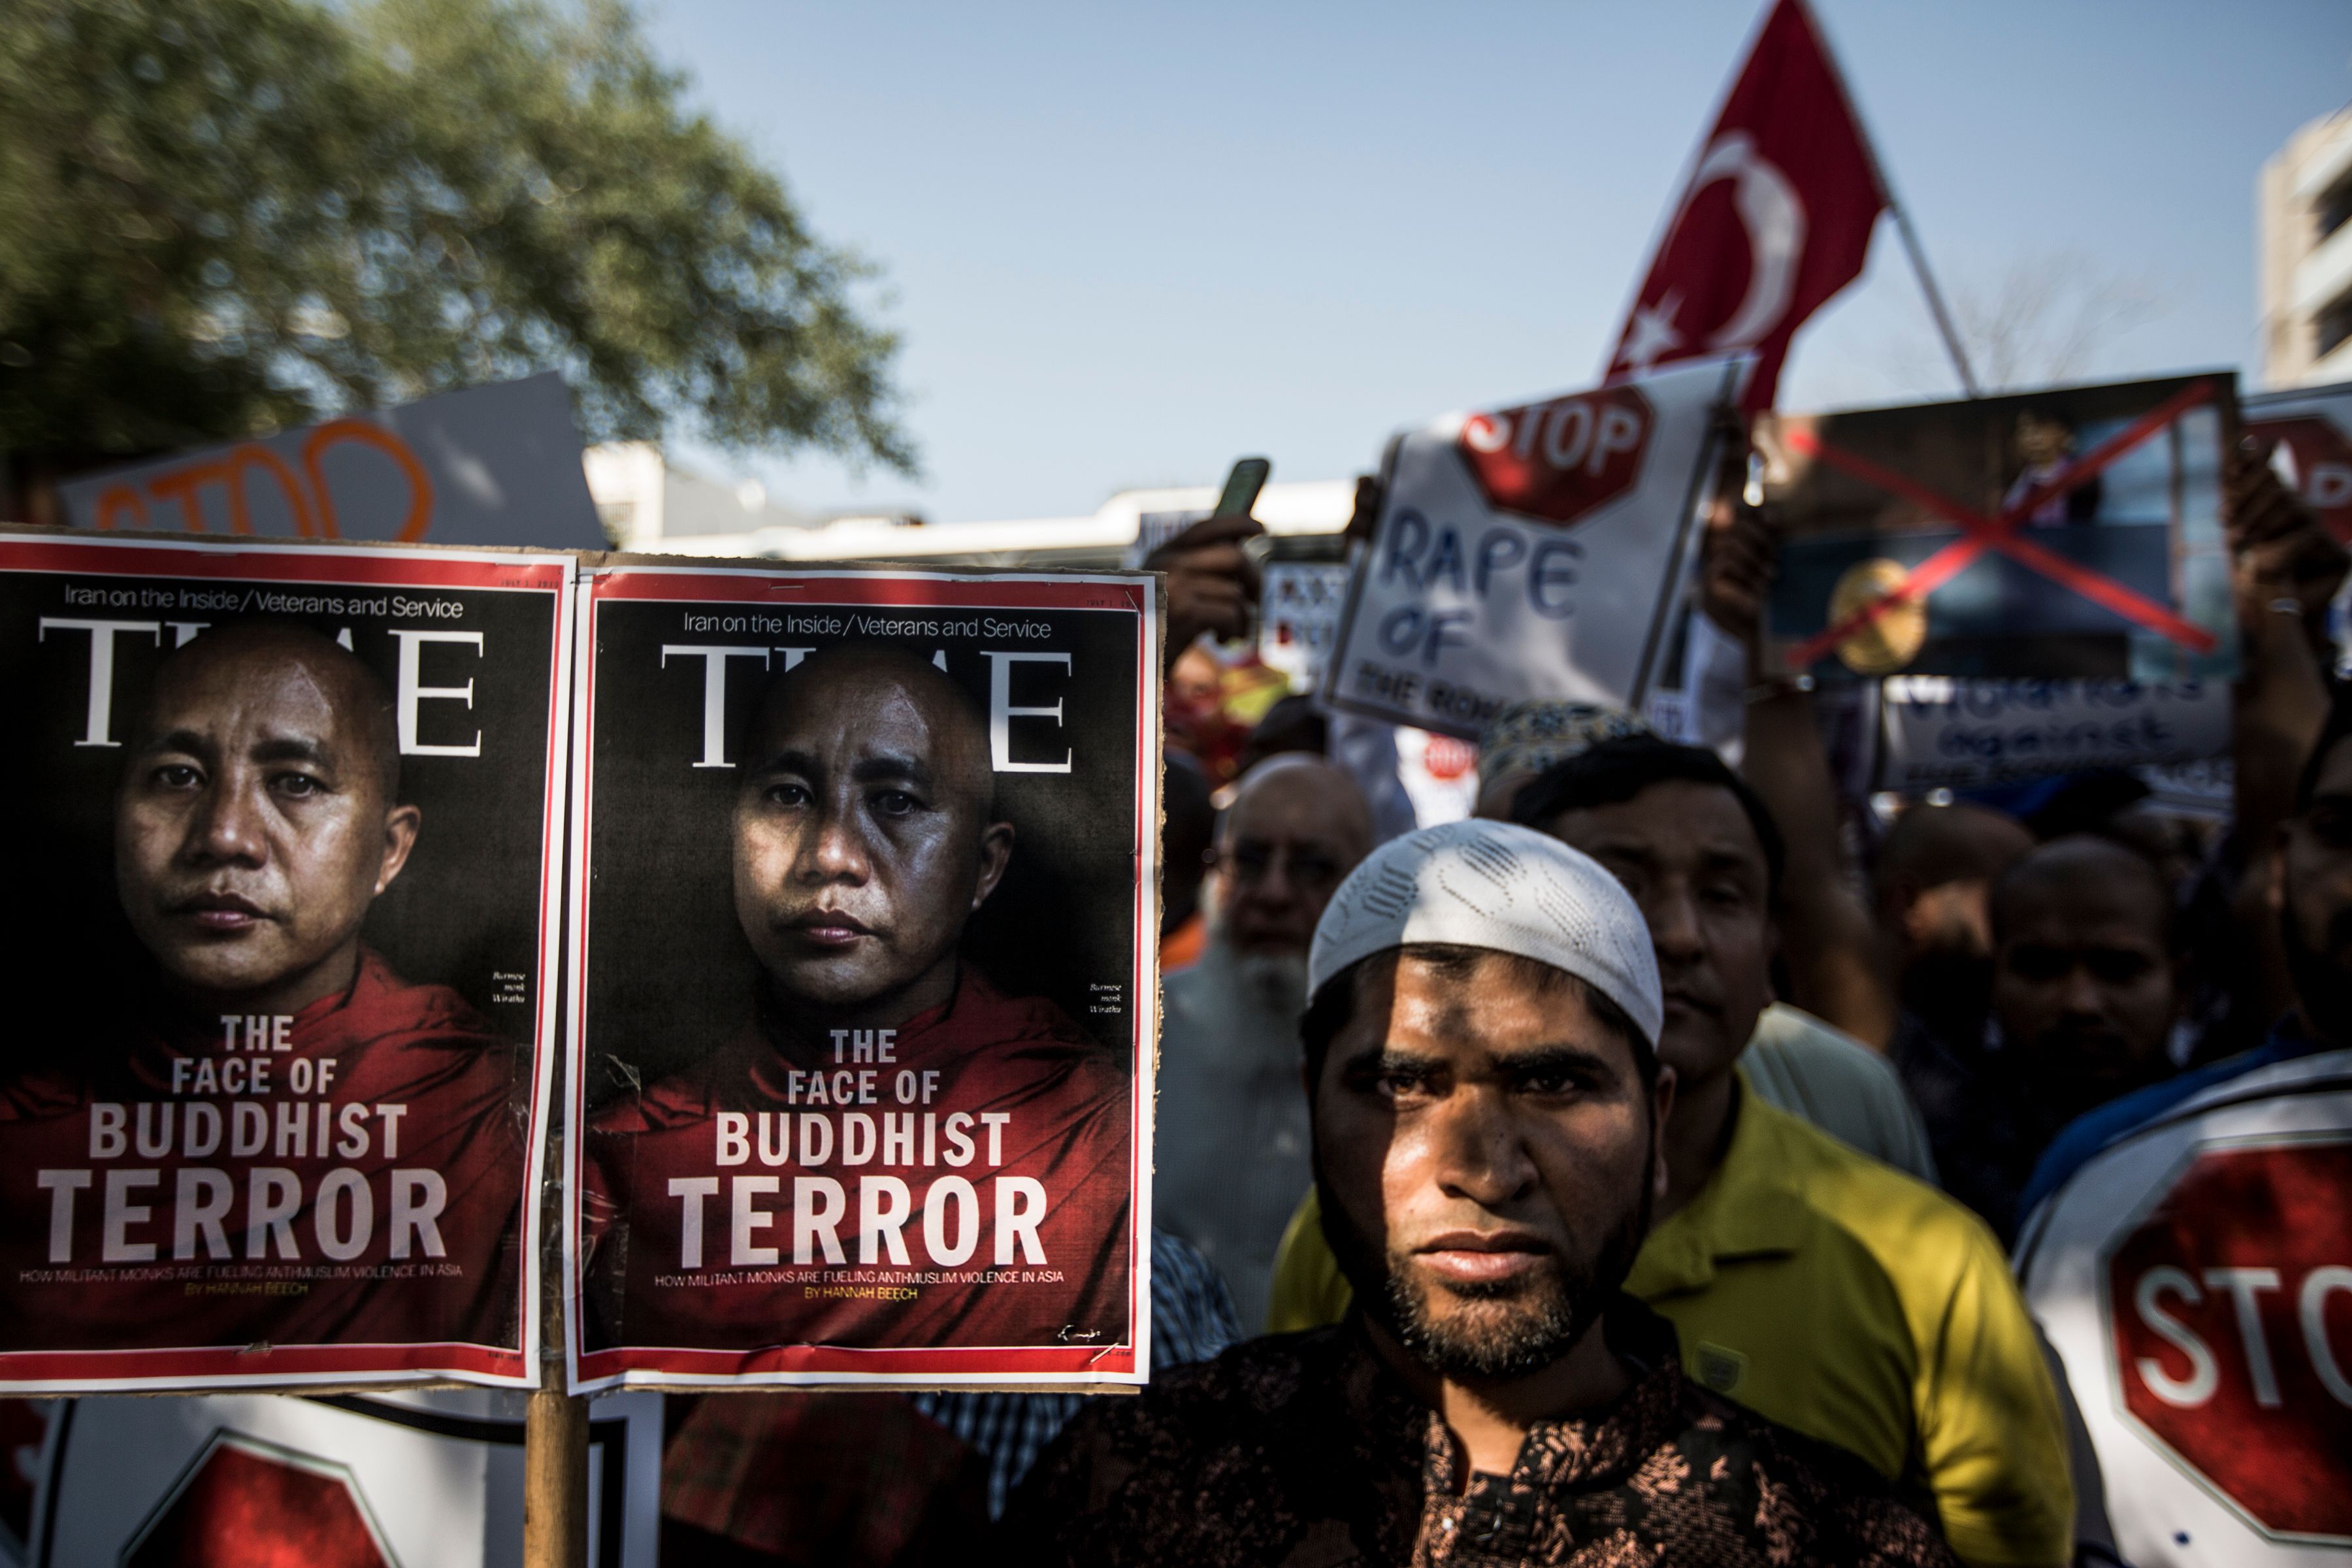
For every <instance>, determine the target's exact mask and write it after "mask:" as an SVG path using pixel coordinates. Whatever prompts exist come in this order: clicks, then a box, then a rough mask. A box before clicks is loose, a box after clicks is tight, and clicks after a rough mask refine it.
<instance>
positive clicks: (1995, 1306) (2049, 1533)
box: [1916, 1223, 2074, 1568]
mask: <svg viewBox="0 0 2352 1568" xmlns="http://www.w3.org/2000/svg"><path fill="white" fill-rule="evenodd" d="M1962 1238H1963V1239H1964V1240H1965V1242H1966V1244H1967V1245H1966V1249H1965V1251H1964V1253H1963V1256H1962V1258H1961V1260H1960V1263H1959V1267H1958V1269H1957V1270H1956V1271H1955V1273H1954V1277H1953V1287H1952V1293H1951V1298H1950V1301H1949V1304H1948V1307H1947V1309H1946V1310H1945V1312H1944V1316H1943V1319H1942V1322H1941V1332H1940V1333H1939V1334H1938V1335H1937V1336H1935V1337H1933V1338H1931V1339H1930V1340H1929V1342H1927V1343H1925V1344H1922V1345H1921V1346H1920V1357H1919V1386H1918V1389H1917V1391H1916V1402H1917V1408H1918V1418H1919V1436H1920V1446H1921V1458H1922V1459H1923V1460H1924V1462H1925V1464H1926V1467H1927V1483H1928V1485H1929V1486H1930V1487H1931V1488H1932V1489H1934V1491H1935V1494H1936V1506H1937V1511H1938V1512H1939V1513H1940V1514H1941V1515H1942V1516H1943V1524H1944V1534H1945V1538H1946V1539H1947V1540H1948V1541H1949V1542H1950V1543H1951V1547H1952V1551H1953V1552H1954V1553H1956V1554H1957V1555H1958V1556H1959V1557H1960V1558H1961V1559H1962V1560H1963V1561H1965V1562H1967V1563H1971V1564H1976V1565H1979V1568H1982V1565H1988V1564H2001V1565H2004V1568H2007V1565H2012V1564H2024V1563H2051V1564H2058V1563H2070V1562H2072V1561H2073V1560H2074V1482H2073V1480H2072V1479H2071V1478H2070V1476H2069V1475H2068V1473H2067V1453H2066V1428H2065V1418H2064V1416H2063V1415H2062V1414H2061V1413H2060V1411H2059V1407H2058V1391H2057V1388H2056V1386H2055V1385H2054V1384H2052V1382H2051V1381H2050V1369H2049V1366H2048V1364H2047V1363H2045V1362H2044V1361H2043V1359H2042V1345H2041V1342H2040V1340H2039V1339H2038V1338H2037V1337H2036V1335H2035V1333H2034V1331H2033V1320H2032V1316H2031V1315H2030V1314H2029V1313H2028V1312H2027V1310H2026V1307H2025V1301H2024V1299H2023V1298H2022V1297H2021V1296H2020V1295H2019V1294H2018V1289H2017V1286H2016V1284H2015V1283H2014V1282H2013V1281H2012V1280H2011V1279H2010V1275H2009V1266H2008V1263H2007V1261H2006V1260H2005V1259H2004V1258H2002V1257H2001V1255H2000V1248H1999V1247H1997V1246H1996V1245H1995V1243H1994V1241H1993V1239H1992V1237H1991V1234H1990V1232H1988V1231H1986V1230H1985V1229H1984V1228H1983V1226H1980V1225H1978V1224H1975V1223H1970V1224H1969V1226H1967V1227H1966V1229H1965V1231H1964V1232H1963V1233H1962Z"/></svg>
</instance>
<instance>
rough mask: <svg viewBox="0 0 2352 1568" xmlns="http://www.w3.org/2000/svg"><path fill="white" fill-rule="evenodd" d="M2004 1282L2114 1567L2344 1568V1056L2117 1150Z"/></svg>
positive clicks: (2348, 1132) (2080, 1180)
mask: <svg viewBox="0 0 2352 1568" xmlns="http://www.w3.org/2000/svg"><path fill="white" fill-rule="evenodd" d="M2017 1275H2018V1281H2019V1284H2020V1285H2021V1287H2022V1289H2024V1292H2025V1299H2026V1303H2027V1305H2028V1306H2030V1307H2032V1310H2033V1315H2034V1317H2035V1319H2036V1320H2037V1321H2039V1322H2040V1323H2041V1325H2042V1331H2043V1332H2045V1333H2046V1334H2047V1335H2048V1336H2049V1339H2050V1343H2051V1346H2052V1347H2053V1349H2054V1350H2056V1352H2058V1356H2059V1359H2060V1360H2061V1361H2063V1363H2065V1367H2066V1380H2067V1382H2068V1383H2069V1384H2072V1385H2073V1388H2074V1398H2075V1402H2076V1404H2077V1405H2080V1406H2081V1408H2082V1413H2083V1421H2084V1426H2085V1428H2086V1429H2087V1431H2088V1433H2089V1435H2090V1439H2091V1443H2092V1446H2093V1447H2095V1449H2096V1450H2097V1451H2098V1458H2099V1469H2100V1473H2101V1477H2102V1479H2103V1480H2104V1482H2105V1489H2106V1503H2107V1515H2108V1517H2109V1518H2110V1519H2111V1520H2112V1521H2114V1524H2115V1533H2116V1546H2117V1547H2118V1548H2119V1549H2120V1550H2121V1553H2122V1555H2123V1557H2124V1558H2125V1559H2126V1561H2129V1562H2131V1563H2136V1564H2138V1565H2139V1568H2191V1565H2192V1564H2193V1565H2197V1568H2204V1565H2206V1564H2214V1563H2230V1564H2232V1565H2233V1568H2234V1565H2239V1564H2244V1565H2247V1568H2257V1565H2260V1564H2266V1563H2278V1564H2289V1563H2292V1564H2295V1565H2297V1568H2323V1565H2326V1564H2335V1565H2337V1568H2342V1565H2344V1564H2352V1051H2331V1052H2326V1053H2322V1054H2319V1055H2315V1056H2309V1057H2305V1058H2299V1059H2294V1060H2289V1061H2284V1062H2280V1063H2276V1064H2274V1065H2273V1066H2270V1067H2265V1068H2256V1069H2255V1070H2253V1071H2252V1072H2247V1073H2243V1074H2241V1075H2240V1076H2238V1077H2235V1078H2231V1079H2225V1080H2223V1081H2221V1082H2219V1083H2216V1084H2214V1085H2212V1086H2211V1087H2210V1088H2208V1089H2204V1090H2203V1091H2202V1092H2200V1093H2199V1094H2198V1095H2196V1096H2195V1097H2193V1098H2191V1099H2190V1100H2186V1101H2184V1102H2183V1103H2182V1104H2180V1105H2179V1106H2177V1107H2175V1108H2174V1109H2172V1110H2169V1111H2167V1112H2165V1113H2163V1114H2161V1115H2159V1116H2158V1117H2156V1118H2154V1119H2153V1120H2151V1121H2148V1122H2147V1123H2146V1124H2144V1125H2143V1126H2141V1127H2140V1128H2138V1129H2137V1130H2136V1131H2130V1132H2128V1133H2126V1134H2125V1135H2123V1136H2121V1137H2118V1138H2117V1139H2116V1140H2115V1141H2114V1142H2111V1143H2109V1144H2108V1145H2107V1147H2106V1148H2105V1150H2104V1151H2102V1152H2100V1153H2098V1154H2097V1155H2095V1156H2094V1157H2093V1158H2092V1159H2091V1160H2090V1161H2089V1162H2088V1163H2085V1164H2084V1165H2083V1166H2082V1168H2081V1169H2080V1170H2078V1171H2076V1172H2075V1173H2074V1175H2073V1176H2071V1177H2070V1178H2069V1179H2068V1180H2067V1181H2066V1183H2065V1184H2063V1185H2062V1186H2061V1187H2059V1189H2058V1190H2057V1191H2056V1192H2055V1193H2054V1194H2052V1195H2051V1197H2050V1198H2049V1199H2048V1200H2047V1201H2046V1202H2044V1203H2043V1204H2042V1205H2041V1206H2040V1207H2039V1208H2037V1209H2036V1210H2035V1211H2034V1213H2033V1215H2032V1216H2031V1217H2030V1218H2029V1219H2028V1220H2027V1222H2026V1228H2025V1234H2024V1237H2023V1238H2022V1239H2021V1242H2020V1244H2019V1247H2018V1256H2017Z"/></svg>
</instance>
